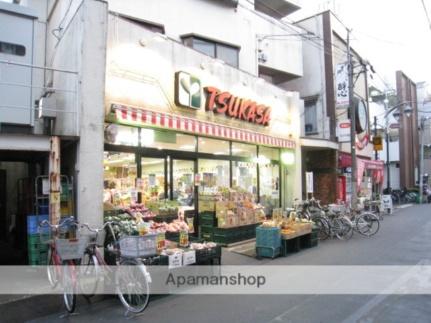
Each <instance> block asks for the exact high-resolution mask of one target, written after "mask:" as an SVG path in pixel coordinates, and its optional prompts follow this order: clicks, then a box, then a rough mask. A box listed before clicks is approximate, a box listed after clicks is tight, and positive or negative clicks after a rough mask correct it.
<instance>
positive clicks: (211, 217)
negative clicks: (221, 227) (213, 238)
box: [199, 212, 217, 227]
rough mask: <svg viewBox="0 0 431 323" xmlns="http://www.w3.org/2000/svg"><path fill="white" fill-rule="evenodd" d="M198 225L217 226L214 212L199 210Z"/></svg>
mask: <svg viewBox="0 0 431 323" xmlns="http://www.w3.org/2000/svg"><path fill="white" fill-rule="evenodd" d="M199 225H205V226H211V227H216V226H217V218H216V216H215V213H214V212H201V213H199Z"/></svg>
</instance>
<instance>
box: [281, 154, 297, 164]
mask: <svg viewBox="0 0 431 323" xmlns="http://www.w3.org/2000/svg"><path fill="white" fill-rule="evenodd" d="M281 162H282V163H283V164H284V165H293V164H294V163H295V154H294V153H292V152H290V151H285V152H284V153H282V154H281Z"/></svg>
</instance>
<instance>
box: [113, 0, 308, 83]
mask: <svg viewBox="0 0 431 323" xmlns="http://www.w3.org/2000/svg"><path fill="white" fill-rule="evenodd" d="M108 2H109V10H111V11H114V12H118V13H121V14H125V15H128V16H132V17H136V18H140V19H143V20H146V21H149V22H152V23H157V24H162V25H163V26H164V27H165V33H166V35H168V36H169V37H171V38H173V39H175V40H178V41H181V37H180V36H181V35H185V34H190V33H196V34H198V35H201V36H202V37H205V38H209V39H213V40H218V41H221V42H226V43H230V44H233V45H236V46H240V47H241V50H240V53H239V69H241V70H243V71H246V72H249V73H252V74H254V75H256V74H257V45H258V41H257V36H256V35H268V34H275V35H280V34H282V35H285V34H292V33H296V31H295V30H296V29H295V27H292V26H291V27H290V28H288V27H285V26H283V25H282V24H281V23H280V22H278V21H277V20H275V19H273V18H271V17H269V16H266V15H265V14H263V13H258V12H256V11H254V5H253V4H252V3H250V2H249V1H247V0H239V5H238V7H237V8H233V7H231V6H226V5H224V4H223V3H217V1H207V0H182V1H178V0H164V1H159V0H146V1H134V0H109V1H108ZM292 29H293V30H292ZM298 32H299V31H298ZM261 49H262V50H264V51H265V53H266V54H267V57H268V61H267V62H266V63H264V64H262V65H263V66H267V67H271V68H275V69H277V70H280V71H283V72H286V73H290V74H294V75H297V76H301V75H302V44H301V42H300V41H298V39H296V38H295V37H288V38H285V39H284V40H282V41H279V40H271V39H265V40H263V41H262V43H261Z"/></svg>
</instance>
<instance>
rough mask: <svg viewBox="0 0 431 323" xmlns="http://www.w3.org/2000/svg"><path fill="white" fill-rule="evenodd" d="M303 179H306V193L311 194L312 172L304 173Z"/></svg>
mask: <svg viewBox="0 0 431 323" xmlns="http://www.w3.org/2000/svg"><path fill="white" fill-rule="evenodd" d="M305 179H306V181H305V182H306V186H307V193H313V192H314V190H313V172H306V173H305Z"/></svg>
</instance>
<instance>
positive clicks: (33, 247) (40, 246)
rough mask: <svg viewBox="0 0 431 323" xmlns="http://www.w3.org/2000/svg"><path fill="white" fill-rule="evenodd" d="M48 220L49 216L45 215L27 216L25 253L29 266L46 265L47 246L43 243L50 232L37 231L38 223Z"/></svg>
mask: <svg viewBox="0 0 431 323" xmlns="http://www.w3.org/2000/svg"><path fill="white" fill-rule="evenodd" d="M48 219H49V216H48V215H47V214H44V215H29V216H27V253H28V264H29V265H46V264H47V259H48V255H47V253H48V244H46V243H45V242H46V241H47V240H48V237H49V232H50V231H49V228H40V229H39V223H40V222H41V221H44V220H48ZM41 237H42V239H41ZM43 237H46V239H44V238H43Z"/></svg>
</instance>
